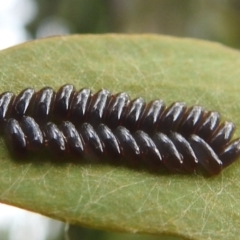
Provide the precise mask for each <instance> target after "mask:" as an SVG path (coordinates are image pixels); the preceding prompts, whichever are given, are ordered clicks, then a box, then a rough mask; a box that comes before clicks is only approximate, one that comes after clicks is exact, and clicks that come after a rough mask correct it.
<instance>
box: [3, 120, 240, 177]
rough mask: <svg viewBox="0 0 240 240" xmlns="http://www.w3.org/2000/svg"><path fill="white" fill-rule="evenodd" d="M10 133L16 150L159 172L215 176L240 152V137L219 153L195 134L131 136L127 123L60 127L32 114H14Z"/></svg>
mask: <svg viewBox="0 0 240 240" xmlns="http://www.w3.org/2000/svg"><path fill="white" fill-rule="evenodd" d="M222 129H224V127H220V130H219V134H222ZM5 134H6V140H7V144H8V146H10V147H11V149H12V150H13V151H14V152H15V153H17V154H22V153H24V154H25V153H26V152H28V151H32V152H38V151H39V150H40V149H42V148H47V149H49V150H50V151H51V152H52V153H53V155H55V156H57V157H58V158H59V157H61V156H65V155H66V154H69V155H73V156H75V157H77V159H79V160H81V158H83V157H88V156H91V158H92V159H95V160H96V161H101V160H102V159H105V158H108V157H109V158H110V159H111V160H112V161H115V163H118V164H121V163H122V162H124V163H126V164H127V165H130V166H134V167H139V166H143V165H144V166H147V167H148V168H150V169H153V170H155V171H158V170H160V169H161V168H165V169H167V170H169V171H170V172H179V173H180V172H183V173H187V172H189V173H192V172H195V171H196V170H197V169H199V168H203V169H205V170H206V171H207V173H208V174H209V175H216V174H219V173H220V172H221V170H222V169H224V168H225V167H227V166H229V165H230V164H231V163H233V162H234V161H235V160H236V159H237V158H238V157H239V156H240V139H236V140H234V141H232V142H230V141H228V142H224V143H223V145H222V148H221V150H219V153H216V152H215V151H214V149H213V148H212V147H211V146H210V145H209V144H208V143H206V141H204V140H203V139H202V138H201V137H199V136H197V135H194V134H191V135H190V136H189V137H187V138H185V137H184V136H183V135H181V134H179V133H176V132H171V133H170V134H165V133H161V132H157V133H154V134H153V136H152V137H150V136H149V135H148V134H147V133H146V132H144V131H142V130H137V131H135V132H134V133H133V134H132V133H131V132H130V131H129V130H128V129H126V128H125V127H123V126H119V127H117V128H116V129H115V130H111V129H110V128H109V127H107V126H106V125H104V124H100V125H98V126H97V127H93V126H92V125H91V124H90V123H83V124H82V125H81V126H80V127H78V128H76V127H75V126H74V125H73V124H72V123H71V122H68V121H65V122H63V123H62V124H61V125H60V126H57V125H56V124H54V123H52V122H49V123H47V124H46V125H44V126H43V127H42V129H40V127H39V125H38V124H37V123H36V122H35V120H34V119H33V118H31V117H23V118H22V120H21V121H17V120H16V119H13V118H10V119H9V120H8V121H7V124H6V131H5ZM219 134H218V133H217V134H216V136H214V137H213V139H212V141H214V139H217V137H218V135H219Z"/></svg>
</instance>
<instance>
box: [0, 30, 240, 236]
mask: <svg viewBox="0 0 240 240" xmlns="http://www.w3.org/2000/svg"><path fill="white" fill-rule="evenodd" d="M0 66H1V68H0V81H1V91H6V90H11V91H14V92H19V91H20V90H22V89H23V88H26V87H30V86H31V87H34V88H36V89H40V88H42V87H44V86H52V87H54V88H55V89H58V88H59V87H60V86H61V85H62V84H65V83H72V84H74V85H75V86H76V88H77V89H80V88H82V87H89V88H91V89H92V90H93V91H97V90H99V89H100V88H106V89H109V90H111V92H113V93H116V92H119V91H125V92H128V93H129V94H130V96H131V97H132V98H134V97H137V96H142V97H144V98H145V99H146V100H147V101H150V100H152V99H156V98H161V99H164V100H165V101H166V103H167V104H169V103H171V102H173V101H185V102H186V103H187V104H188V105H194V104H200V105H202V106H205V107H206V109H208V110H217V111H219V112H221V113H222V116H223V119H226V120H231V121H233V122H235V123H236V125H238V124H239V123H240V114H239V112H240V104H239V83H240V79H239V76H240V68H239V66H240V53H239V52H238V51H236V50H232V49H229V48H227V47H224V46H221V45H219V44H216V43H209V42H204V41H197V40H192V39H178V38H170V37H162V36H151V35H141V36H120V35H103V36H97V35H96V36H93V35H88V36H67V37H54V38H47V39H42V40H36V41H32V42H28V43H25V44H22V45H19V46H16V47H13V48H10V49H7V50H4V51H2V52H0ZM236 135H239V131H237V133H236ZM35 158H36V159H38V160H39V158H40V157H39V156H37V157H35ZM35 158H32V163H17V162H16V161H13V160H12V158H11V156H10V154H9V152H8V150H7V149H6V147H5V145H4V143H3V141H2V140H1V142H0V201H1V202H2V203H7V204H11V205H14V206H18V207H21V208H24V209H28V210H31V211H34V212H38V213H42V214H44V215H47V216H50V217H52V218H56V219H60V220H63V221H66V222H69V223H77V224H81V225H84V226H89V227H93V228H99V229H107V230H114V231H127V232H134V233H135V232H139V233H151V234H161V235H162V234H166V235H175V236H182V237H184V238H187V239H238V236H239V235H240V228H239V226H240V201H239V198H240V197H239V194H240V187H239V182H240V165H239V162H236V163H235V164H233V165H232V166H230V167H229V168H227V169H226V170H224V171H223V172H222V173H221V174H220V175H218V176H216V177H211V178H206V177H204V176H202V175H180V174H179V175H177V174H176V175H173V174H165V175H161V174H159V175H153V174H151V173H148V172H144V171H138V170H133V169H128V168H124V167H114V166H108V165H104V164H103V165H100V164H99V165H96V164H92V165H91V164H85V165H82V164H79V165H76V164H71V163H67V164H61V163H60V164H59V165H58V164H55V165H54V164H52V163H51V162H50V161H45V160H46V159H43V160H44V162H43V163H42V164H40V163H39V162H36V161H35V160H36V159H35ZM49 158H50V157H49ZM40 160H41V159H40Z"/></svg>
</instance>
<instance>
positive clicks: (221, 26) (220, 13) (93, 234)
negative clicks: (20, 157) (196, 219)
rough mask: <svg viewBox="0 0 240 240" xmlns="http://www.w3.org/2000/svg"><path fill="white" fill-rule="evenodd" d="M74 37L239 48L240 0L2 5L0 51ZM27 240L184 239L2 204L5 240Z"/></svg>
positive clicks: (18, 0) (0, 226)
mask: <svg viewBox="0 0 240 240" xmlns="http://www.w3.org/2000/svg"><path fill="white" fill-rule="evenodd" d="M74 33H82V34H85V33H93V34H95V33H156V34H165V35H172V36H178V37H191V38H199V39H206V40H210V41H216V42H220V43H223V44H225V45H228V46H230V47H234V48H240V1H239V0H228V1H224V0H211V1H206V0H194V1H189V0H181V1H179V0H148V1H146V0H101V1H99V0H8V1H1V3H0V49H4V48H6V47H10V46H12V45H15V44H18V43H20V42H24V41H27V40H30V39H35V38H42V37H47V36H52V35H62V34H74ZM30 223H31V224H30ZM22 239H24V240H30V239H35V240H60V239H61V240H62V239H69V240H76V239H84V240H90V239H106V240H107V239H117V240H121V239H132V240H143V239H146V240H152V239H165V240H173V239H175V240H176V239H180V238H173V237H169V238H167V237H159V236H158V237H154V236H145V235H142V236H140V235H135V234H117V233H108V232H104V231H98V230H90V229H86V228H81V227H77V226H70V227H68V226H65V225H64V224H63V223H60V222H57V221H54V220H50V219H48V218H45V217H42V216H40V215H37V214H31V213H28V212H26V211H23V210H18V209H16V210H15V208H10V207H7V206H5V205H0V240H22Z"/></svg>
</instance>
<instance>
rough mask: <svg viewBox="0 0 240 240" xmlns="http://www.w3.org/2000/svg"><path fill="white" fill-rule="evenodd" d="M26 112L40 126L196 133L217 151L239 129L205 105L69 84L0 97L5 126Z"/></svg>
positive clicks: (1, 117)
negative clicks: (65, 123) (86, 124)
mask: <svg viewBox="0 0 240 240" xmlns="http://www.w3.org/2000/svg"><path fill="white" fill-rule="evenodd" d="M26 115H28V116H31V117H33V118H34V119H35V121H36V122H37V123H38V124H39V125H40V126H42V125H45V124H46V123H47V122H48V121H52V122H55V123H60V122H61V121H71V122H72V123H73V124H74V125H76V126H80V125H81V124H82V123H84V122H89V123H90V124H91V125H92V126H93V127H96V126H98V125H99V124H100V123H104V124H106V125H107V126H108V127H109V128H110V129H115V128H117V127H118V126H124V127H126V128H127V129H128V130H129V131H130V132H131V133H133V132H135V131H137V130H143V131H144V132H146V133H148V134H150V135H152V134H153V133H155V132H162V133H165V134H169V133H170V132H178V133H180V134H181V135H183V136H184V137H185V138H188V137H189V136H190V135H191V134H195V135H197V136H199V137H201V138H202V139H203V140H204V141H206V142H207V143H208V144H210V146H212V147H213V148H214V149H215V150H216V151H217V152H219V151H221V149H222V148H223V146H224V145H225V143H226V142H228V141H229V139H231V137H232V134H233V131H234V125H233V124H232V123H229V122H225V123H220V115H219V113H217V112H211V111H206V110H204V109H203V107H201V106H193V107H187V106H186V104H185V103H182V102H175V103H173V104H172V105H170V106H169V107H166V106H165V104H164V102H163V101H162V100H155V101H151V102H150V103H146V102H145V101H144V99H143V98H141V97H140V98H136V99H134V100H130V98H129V96H128V94H126V93H118V94H116V95H113V94H111V93H110V92H109V91H108V90H105V89H102V90H100V91H98V92H97V93H95V94H92V92H91V91H90V90H89V89H87V88H83V89H81V90H79V91H76V90H75V88H74V86H73V85H70V84H66V85H64V86H62V87H61V88H60V89H59V90H58V91H57V92H55V91H54V90H53V89H52V88H50V87H45V88H43V89H41V90H39V91H38V92H35V91H34V89H32V88H27V89H25V90H23V91H22V92H21V93H19V94H18V95H17V96H15V95H14V94H13V93H11V92H6V93H3V94H1V95H0V124H1V126H0V129H3V125H4V123H5V122H6V120H7V119H9V118H16V119H17V120H21V119H22V117H24V116H26ZM230 125H231V126H230ZM227 132H228V133H227ZM225 133H227V134H225ZM213 136H214V137H213Z"/></svg>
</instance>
